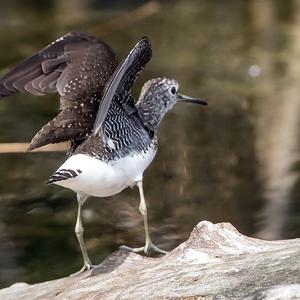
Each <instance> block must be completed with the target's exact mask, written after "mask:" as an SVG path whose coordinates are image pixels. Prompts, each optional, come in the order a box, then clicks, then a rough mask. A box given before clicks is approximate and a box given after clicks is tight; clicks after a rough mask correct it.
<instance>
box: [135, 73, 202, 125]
mask: <svg viewBox="0 0 300 300" xmlns="http://www.w3.org/2000/svg"><path fill="white" fill-rule="evenodd" d="M178 89H179V84H178V82H177V81H176V80H174V79H169V78H155V79H151V80H149V81H147V82H146V83H145V84H144V86H143V88H142V91H141V94H140V97H139V101H138V103H137V107H138V110H139V112H140V116H141V117H142V119H143V121H144V124H145V125H146V126H147V127H149V128H150V129H151V130H154V131H155V130H157V128H158V125H159V123H160V122H161V120H162V118H163V117H164V115H165V114H166V113H167V112H168V111H169V110H170V109H172V107H173V106H174V105H175V104H176V103H177V102H189V103H195V104H201V105H207V103H206V101H204V100H202V99H197V98H192V97H189V96H186V95H182V94H179V92H178Z"/></svg>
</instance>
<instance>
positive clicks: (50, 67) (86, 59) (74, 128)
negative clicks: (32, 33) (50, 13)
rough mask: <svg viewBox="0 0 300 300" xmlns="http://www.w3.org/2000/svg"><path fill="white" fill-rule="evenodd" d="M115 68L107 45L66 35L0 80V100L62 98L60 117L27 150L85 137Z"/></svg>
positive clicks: (82, 36)
mask: <svg viewBox="0 0 300 300" xmlns="http://www.w3.org/2000/svg"><path fill="white" fill-rule="evenodd" d="M116 65H117V60H116V56H115V54H114V52H113V51H112V49H111V48H110V47H109V46H108V45H107V44H105V43H104V42H102V41H99V40H97V39H96V38H94V37H92V36H90V35H88V34H86V33H82V32H70V33H68V34H66V35H64V36H62V37H61V38H59V39H57V40H56V41H54V42H53V43H52V44H50V45H48V46H47V47H45V48H44V49H42V50H41V51H39V52H38V53H36V54H35V55H33V56H32V57H30V58H28V59H26V60H25V61H23V62H22V63H20V64H19V65H17V66H16V67H15V68H14V69H12V70H11V71H10V72H9V73H7V74H6V75H5V76H4V77H2V78H0V99H1V98H3V97H7V96H10V95H13V94H15V93H18V92H24V93H30V94H33V95H45V94H50V93H55V92H58V93H59V94H60V96H61V97H60V112H59V114H58V115H57V116H56V117H55V118H54V119H53V120H51V121H50V122H49V123H48V124H46V125H45V126H44V127H43V128H42V129H41V130H40V131H39V132H38V133H37V134H36V135H35V137H34V138H33V139H32V142H31V145H30V148H29V150H32V149H35V148H38V147H40V146H43V145H46V144H49V143H57V142H61V141H66V140H72V141H75V142H76V141H81V140H83V139H85V137H86V136H88V135H89V134H90V133H91V131H92V129H93V124H94V120H95V116H96V114H97V111H98V106H99V102H100V100H101V98H102V93H103V89H104V86H105V84H106V83H107V81H108V80H109V78H110V77H111V75H112V73H113V71H114V70H115V68H116Z"/></svg>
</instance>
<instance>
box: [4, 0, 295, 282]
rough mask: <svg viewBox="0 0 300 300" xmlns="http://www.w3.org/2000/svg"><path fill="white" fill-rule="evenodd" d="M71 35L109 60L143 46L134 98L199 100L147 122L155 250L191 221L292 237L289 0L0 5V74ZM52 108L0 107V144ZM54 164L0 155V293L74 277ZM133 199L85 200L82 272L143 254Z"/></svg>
mask: <svg viewBox="0 0 300 300" xmlns="http://www.w3.org/2000/svg"><path fill="white" fill-rule="evenodd" d="M283 3H284V4H283ZM75 29H80V30H83V31H88V32H90V33H93V34H94V35H96V36H98V37H100V38H102V39H103V40H105V41H106V42H107V43H109V44H110V45H111V46H112V47H113V48H114V49H115V51H116V53H117V54H118V56H119V57H124V56H125V55H126V54H127V52H128V50H129V49H130V48H131V47H132V46H133V45H134V43H135V42H136V41H137V40H138V39H139V38H140V37H142V36H145V35H147V36H149V37H150V39H151V41H152V44H153V59H152V61H151V63H149V65H147V68H146V69H145V71H144V72H143V73H142V74H141V76H140V78H139V80H138V82H137V83H136V85H135V95H138V92H139V90H140V88H141V86H142V84H143V82H145V81H146V80H148V79H150V78H153V77H158V76H168V77H173V78H176V79H177V80H178V81H179V82H180V86H181V92H182V93H185V94H189V95H191V96H199V97H203V98H205V99H207V100H208V102H209V106H208V107H206V108H203V107H194V106H192V105H187V104H186V105H184V104H182V105H180V104H178V105H177V107H176V108H174V110H173V111H172V112H170V113H169V115H168V116H167V117H166V119H165V120H164V122H163V124H162V126H161V129H160V132H159V136H160V149H159V153H158V155H157V157H156V159H155V161H154V162H153V163H152V165H151V166H150V167H149V169H148V170H147V172H146V173H145V177H144V178H145V182H144V186H145V193H146V200H147V202H148V206H149V209H148V211H149V218H150V228H151V234H152V238H153V240H154V241H155V243H156V244H158V245H159V246H160V247H162V248H164V249H167V250H170V249H172V248H174V247H175V246H177V245H178V244H179V243H180V242H181V241H183V240H184V239H186V238H187V237H188V235H189V233H190V231H191V230H192V228H193V226H194V225H196V224H197V222H199V221H201V220H204V219H206V220H209V221H212V222H224V221H226V222H231V223H232V224H233V225H234V226H236V227H237V228H238V229H239V230H240V231H241V232H243V233H245V234H248V235H253V236H260V237H262V238H291V237H297V236H299V233H300V221H299V213H300V206H299V193H300V190H299V187H300V185H299V180H298V170H299V167H298V166H299V163H298V155H299V151H298V139H299V136H300V134H299V130H298V129H299V124H298V117H297V116H298V115H299V97H300V88H299V87H300V84H299V80H300V79H299V78H298V76H297V75H298V74H300V72H299V73H298V70H300V66H299V57H300V55H298V54H300V32H299V31H300V7H299V4H298V2H297V1H291V0H290V1H271V0H269V1H267V0H265V1H264V0H256V1H255V0H254V1H249V2H248V1H224V2H220V1H208V0H207V1H187V0H185V1H163V2H146V1H144V2H143V1H96V0H90V1H88V0H86V1H83V0H82V1H33V0H31V1H16V0H15V1H9V2H4V1H2V2H0V41H1V42H0V72H2V71H3V72H5V71H6V70H8V69H9V67H10V66H12V65H13V64H15V63H16V62H18V61H19V60H21V59H22V58H24V57H26V56H29V55H30V54H31V53H33V52H34V51H37V50H38V49H40V48H41V47H43V46H45V45H46V44H47V43H49V42H50V41H52V40H54V39H56V38H57V37H58V36H60V35H62V34H64V33H66V32H68V31H71V30H75ZM57 108H58V101H57V96H49V97H44V98H40V97H33V96H28V95H26V96H25V95H17V96H14V97H11V98H10V99H5V100H3V101H1V103H0V143H4V142H26V141H29V140H30V139H31V138H32V136H33V135H34V134H35V132H36V131H37V130H38V129H39V128H40V127H41V126H42V125H43V124H44V123H46V122H47V121H48V120H49V119H51V118H52V117H53V116H54V114H55V112H56V110H57ZM64 160H65V156H64V154H63V153H59V152H52V153H17V154H12V153H8V154H0V174H1V177H0V286H8V285H10V284H12V283H14V282H17V281H26V282H30V283H32V282H39V281H44V280H48V279H54V278H58V277H60V276H65V275H68V274H70V273H72V272H75V271H77V270H78V269H79V268H80V267H81V264H82V259H81V254H80V251H79V247H78V245H77V240H76V237H75V235H74V225H75V219H76V205H77V204H76V200H75V195H74V194H73V193H72V192H71V191H69V190H64V189H62V188H59V187H55V186H47V185H46V184H45V181H46V180H47V178H48V176H49V175H50V174H51V173H52V172H53V171H54V170H56V168H57V167H58V166H59V165H60V164H61V163H62V162H63V161H64ZM138 203H139V197H138V191H137V190H136V189H134V190H126V191H124V192H122V193H121V194H119V195H116V196H114V197H110V198H107V199H99V198H98V199H97V198H90V199H89V200H88V202H87V205H86V206H85V211H84V217H85V218H84V225H85V238H86V243H87V247H88V250H89V253H90V256H91V258H92V260H93V261H94V263H99V262H100V261H101V260H102V259H103V258H104V257H106V256H107V255H108V254H109V253H111V252H112V251H114V250H116V249H117V248H118V246H119V245H122V244H127V245H130V246H141V245H142V244H143V242H144V234H143V225H142V219H141V217H140V214H139V212H138Z"/></svg>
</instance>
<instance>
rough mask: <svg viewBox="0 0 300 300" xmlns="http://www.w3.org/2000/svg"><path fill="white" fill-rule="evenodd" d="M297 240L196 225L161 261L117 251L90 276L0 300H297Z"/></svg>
mask: <svg viewBox="0 0 300 300" xmlns="http://www.w3.org/2000/svg"><path fill="white" fill-rule="evenodd" d="M299 283H300V239H294V240H282V241H263V240H259V239H253V238H249V237H246V236H244V235H242V234H240V233H239V232H238V231H237V230H236V229H235V228H234V227H233V226H232V225H231V224H229V223H221V224H215V225H214V224H212V223H210V222H207V221H203V222H200V223H199V224H198V225H197V226H196V227H195V228H194V230H193V232H192V233H191V236H190V238H189V239H188V240H187V241H186V242H184V243H182V244H181V245H179V246H178V247H177V248H176V249H174V250H173V251H172V252H170V253H169V254H167V255H166V256H164V257H161V258H148V257H143V256H140V255H138V254H134V253H130V252H127V251H125V250H119V251H117V252H115V253H113V254H112V255H111V256H109V257H108V258H107V259H106V260H105V261H104V262H102V264H100V265H99V266H98V267H97V268H96V269H94V270H93V271H91V272H87V273H84V274H82V275H79V276H75V277H66V278H62V279H58V280H54V281H49V282H44V283H40V284H34V285H27V284H25V283H24V284H20V283H19V284H16V285H13V286H11V287H9V288H6V289H3V290H1V291H0V299H7V300H9V299H14V300H15V299H30V300H32V299H45V300H46V299H285V300H286V299H300V284H299Z"/></svg>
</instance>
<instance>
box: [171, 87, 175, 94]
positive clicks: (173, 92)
mask: <svg viewBox="0 0 300 300" xmlns="http://www.w3.org/2000/svg"><path fill="white" fill-rule="evenodd" d="M171 93H172V94H173V95H175V93H176V88H175V86H172V88H171Z"/></svg>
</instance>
